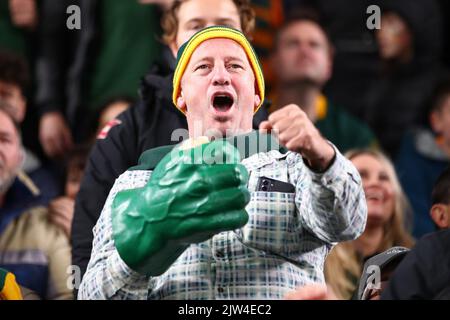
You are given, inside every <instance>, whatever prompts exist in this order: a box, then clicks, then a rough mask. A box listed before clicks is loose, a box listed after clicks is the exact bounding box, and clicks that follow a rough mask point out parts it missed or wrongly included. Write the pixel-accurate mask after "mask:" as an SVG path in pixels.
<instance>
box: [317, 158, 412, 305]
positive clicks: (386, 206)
mask: <svg viewBox="0 0 450 320" xmlns="http://www.w3.org/2000/svg"><path fill="white" fill-rule="evenodd" d="M347 158H348V159H350V160H351V161H352V162H353V164H354V165H355V167H356V169H358V171H359V174H360V175H361V178H362V182H363V187H364V192H365V195H366V201H367V209H368V212H367V224H366V228H365V230H364V233H363V234H362V235H361V236H360V237H359V238H358V239H356V240H354V241H351V242H345V243H341V244H338V245H337V246H335V247H334V248H333V250H332V251H331V252H330V254H329V256H328V258H327V260H326V261H325V277H326V281H327V283H328V284H329V285H330V286H331V287H332V288H333V290H334V292H335V293H336V295H337V296H338V297H339V298H340V299H349V298H350V297H352V295H353V293H354V292H355V290H356V285H357V282H358V280H359V278H360V276H361V272H362V266H363V264H364V260H365V259H367V258H369V257H371V256H373V255H375V254H377V253H381V252H383V251H385V250H387V249H389V248H391V247H393V246H402V247H407V248H410V247H411V246H412V244H413V239H412V237H411V236H410V235H409V233H408V232H407V230H406V229H405V222H404V220H405V217H406V215H407V212H406V210H407V201H406V197H405V195H404V193H403V191H402V188H401V186H400V183H399V181H398V179H397V176H396V174H395V171H394V167H393V165H392V164H391V162H390V161H389V160H388V159H387V158H386V157H385V156H384V155H383V154H382V153H381V152H379V151H350V152H348V153H347Z"/></svg>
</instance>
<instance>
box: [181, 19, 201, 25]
mask: <svg viewBox="0 0 450 320" xmlns="http://www.w3.org/2000/svg"><path fill="white" fill-rule="evenodd" d="M204 21H205V19H202V18H192V19H190V20H188V21H186V22H185V23H184V24H185V25H186V24H189V23H192V22H204Z"/></svg>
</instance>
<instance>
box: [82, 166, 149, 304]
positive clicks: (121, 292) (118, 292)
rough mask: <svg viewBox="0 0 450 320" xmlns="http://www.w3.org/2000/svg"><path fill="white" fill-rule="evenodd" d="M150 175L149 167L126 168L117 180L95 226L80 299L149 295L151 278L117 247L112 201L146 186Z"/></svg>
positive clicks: (143, 296)
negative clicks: (147, 168)
mask: <svg viewBox="0 0 450 320" xmlns="http://www.w3.org/2000/svg"><path fill="white" fill-rule="evenodd" d="M149 177H150V172H149V171H127V172H125V173H124V174H122V175H121V176H120V177H119V178H118V179H117V181H116V182H115V183H114V186H113V188H112V189H111V192H110V194H109V195H108V198H107V200H106V203H105V206H104V208H103V211H102V213H101V215H100V218H99V220H98V222H97V224H96V226H95V227H94V230H93V231H94V241H93V248H92V254H91V259H90V261H89V264H88V267H87V271H86V273H85V275H84V277H83V280H82V282H81V284H80V288H79V291H78V299H80V300H87V299H89V300H90V299H93V300H104V299H132V300H145V299H147V293H148V283H149V281H148V280H149V278H148V277H146V276H144V275H141V274H139V273H137V272H135V271H134V270H132V269H131V268H129V267H128V266H127V265H126V263H125V262H124V261H123V260H122V259H121V257H120V255H119V253H118V252H117V249H116V247H115V244H114V239H113V231H112V223H111V204H112V201H113V200H114V198H115V196H116V194H117V193H118V192H120V191H123V190H127V189H135V188H140V187H143V186H144V185H145V184H146V182H147V181H148V180H149Z"/></svg>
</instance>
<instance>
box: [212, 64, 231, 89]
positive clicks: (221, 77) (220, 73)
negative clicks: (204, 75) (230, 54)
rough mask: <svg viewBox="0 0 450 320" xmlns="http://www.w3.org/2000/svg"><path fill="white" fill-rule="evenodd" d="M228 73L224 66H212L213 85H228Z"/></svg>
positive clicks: (229, 81)
mask: <svg viewBox="0 0 450 320" xmlns="http://www.w3.org/2000/svg"><path fill="white" fill-rule="evenodd" d="M230 83H231V80H230V73H229V72H228V70H227V69H226V68H225V66H216V67H215V68H214V75H213V85H215V86H228V85H230Z"/></svg>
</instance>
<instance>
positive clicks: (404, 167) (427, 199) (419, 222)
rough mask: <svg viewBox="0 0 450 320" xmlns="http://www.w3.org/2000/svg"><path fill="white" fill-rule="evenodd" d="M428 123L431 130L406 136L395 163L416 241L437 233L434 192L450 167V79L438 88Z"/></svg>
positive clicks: (422, 129) (421, 129)
mask: <svg viewBox="0 0 450 320" xmlns="http://www.w3.org/2000/svg"><path fill="white" fill-rule="evenodd" d="M429 121H430V125H431V130H430V129H428V128H416V129H414V130H412V131H411V132H409V133H408V134H407V135H406V136H405V137H404V140H403V143H402V146H401V148H400V151H399V153H398V157H397V161H396V164H395V165H396V168H397V172H398V174H399V178H400V181H401V183H402V186H403V188H404V190H405V192H406V194H407V196H408V198H409V201H410V202H411V205H412V209H413V211H414V229H413V235H414V236H415V237H417V238H419V237H421V236H423V235H424V234H426V233H428V232H433V231H435V230H436V229H435V225H434V223H433V220H432V219H431V217H430V214H429V210H430V207H431V205H432V203H431V191H432V189H433V184H434V183H435V181H436V179H437V177H438V176H439V174H440V173H441V172H442V171H443V170H444V169H445V168H446V167H447V166H448V165H449V164H450V80H446V81H444V82H442V83H441V84H440V85H439V86H438V87H437V88H436V92H435V93H434V95H433V101H432V103H431V110H430V112H429Z"/></svg>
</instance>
